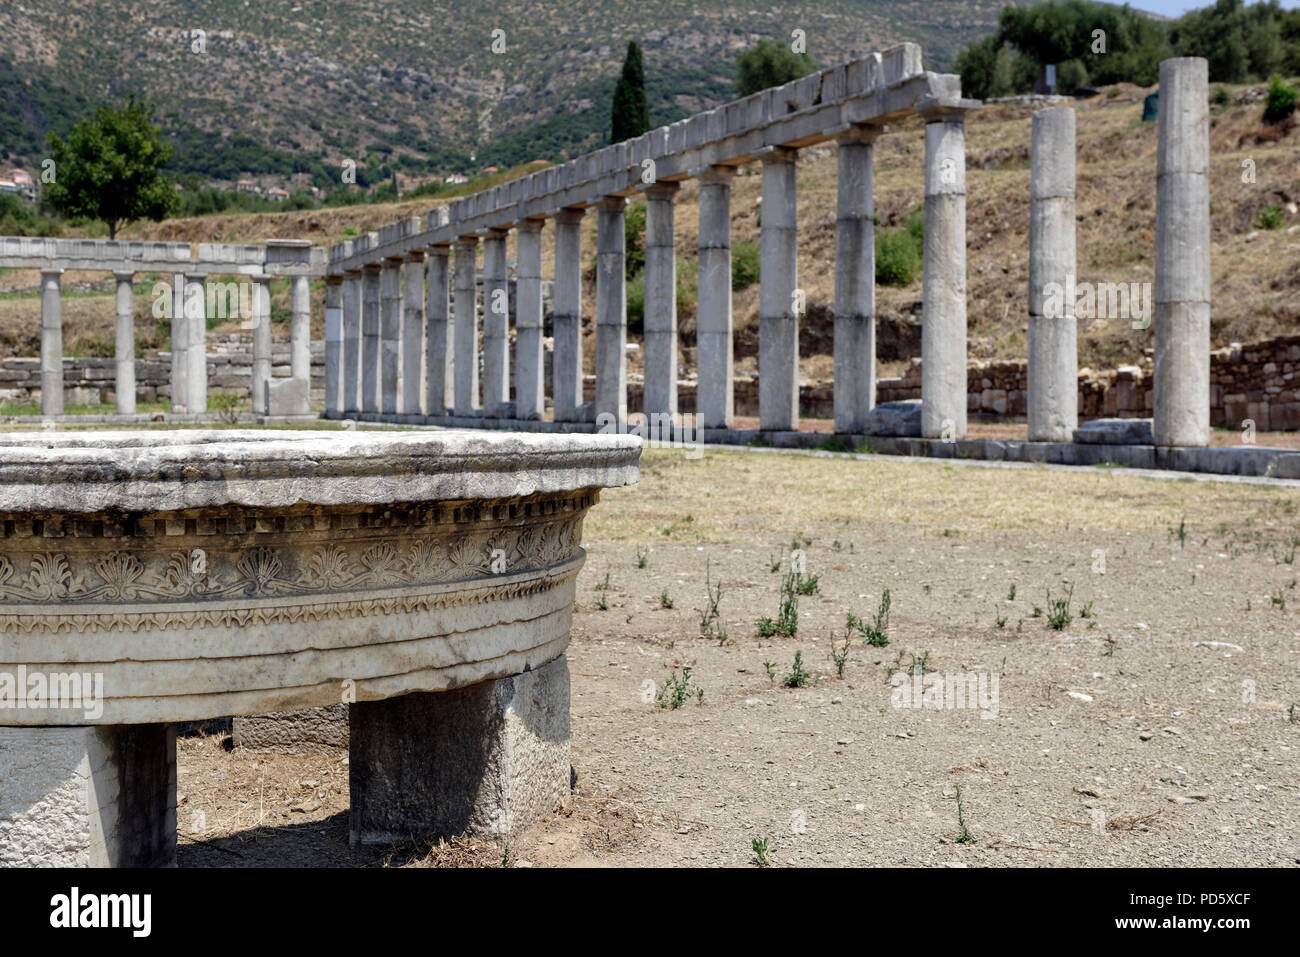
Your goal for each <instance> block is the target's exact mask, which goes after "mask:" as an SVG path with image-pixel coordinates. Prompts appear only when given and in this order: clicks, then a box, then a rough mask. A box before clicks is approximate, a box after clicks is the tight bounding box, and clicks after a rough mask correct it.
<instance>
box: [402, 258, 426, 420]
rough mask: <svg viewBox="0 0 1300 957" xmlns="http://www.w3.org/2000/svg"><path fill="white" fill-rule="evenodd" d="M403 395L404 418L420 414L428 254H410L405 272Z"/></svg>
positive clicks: (403, 290) (403, 273)
mask: <svg viewBox="0 0 1300 957" xmlns="http://www.w3.org/2000/svg"><path fill="white" fill-rule="evenodd" d="M402 284H403V288H402V395H401V402H400V408H401V411H402V413H403V414H404V415H420V413H421V411H422V407H423V405H424V376H423V375H422V374H421V372H422V369H423V366H424V296H425V291H424V251H423V250H421V249H416V250H412V251H411V252H409V253H407V254H406V265H405V266H404V267H403V272H402Z"/></svg>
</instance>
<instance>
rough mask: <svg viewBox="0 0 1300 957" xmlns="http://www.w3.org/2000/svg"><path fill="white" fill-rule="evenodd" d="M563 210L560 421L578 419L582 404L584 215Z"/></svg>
mask: <svg viewBox="0 0 1300 957" xmlns="http://www.w3.org/2000/svg"><path fill="white" fill-rule="evenodd" d="M584 212H585V210H582V209H562V210H560V212H559V213H558V214H557V215H556V217H555V304H554V307H553V310H552V325H553V329H552V331H553V332H554V335H555V349H554V354H553V356H552V359H551V374H552V377H553V378H554V382H553V384H552V386H551V391H552V405H553V408H554V415H555V421H556V422H574V421H576V420H577V418H578V409H579V407H580V406H581V405H582V216H583V213H584Z"/></svg>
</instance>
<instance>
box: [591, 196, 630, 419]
mask: <svg viewBox="0 0 1300 957" xmlns="http://www.w3.org/2000/svg"><path fill="white" fill-rule="evenodd" d="M626 210H627V200H626V199H625V198H623V197H622V196H610V197H607V198H606V199H604V200H603V201H602V202H601V203H600V206H599V207H598V212H597V214H596V216H597V218H596V405H595V412H596V415H597V416H600V415H605V414H607V415H612V416H614V421H615V422H626V421H627V282H626V277H627V273H626V272H625V270H626V248H625V246H626V238H625V235H624V217H625V211H626Z"/></svg>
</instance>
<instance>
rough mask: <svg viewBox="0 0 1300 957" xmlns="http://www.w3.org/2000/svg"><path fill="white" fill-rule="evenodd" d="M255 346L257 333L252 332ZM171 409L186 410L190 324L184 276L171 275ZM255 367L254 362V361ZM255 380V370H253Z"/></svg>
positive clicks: (188, 394)
mask: <svg viewBox="0 0 1300 957" xmlns="http://www.w3.org/2000/svg"><path fill="white" fill-rule="evenodd" d="M253 340H254V348H256V340H257V333H256V330H254V333H253ZM171 345H172V381H171V387H172V411H173V412H187V411H189V403H190V391H189V390H190V386H189V382H190V364H189V345H190V324H189V322H188V321H186V318H185V277H184V276H183V275H180V274H179V273H178V274H176V275H174V276H172V342H171ZM254 367H256V363H254ZM253 378H254V381H256V378H257V376H256V372H254V376H253Z"/></svg>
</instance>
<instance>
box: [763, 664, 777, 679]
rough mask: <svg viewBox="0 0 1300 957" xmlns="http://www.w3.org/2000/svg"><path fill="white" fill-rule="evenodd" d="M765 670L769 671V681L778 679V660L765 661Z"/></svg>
mask: <svg viewBox="0 0 1300 957" xmlns="http://www.w3.org/2000/svg"><path fill="white" fill-rule="evenodd" d="M763 670H764V671H766V672H767V680H768V681H776V662H775V661H764V662H763Z"/></svg>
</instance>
